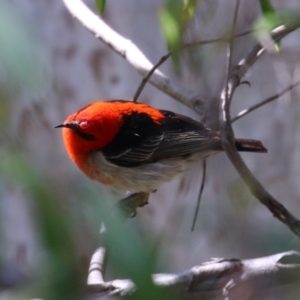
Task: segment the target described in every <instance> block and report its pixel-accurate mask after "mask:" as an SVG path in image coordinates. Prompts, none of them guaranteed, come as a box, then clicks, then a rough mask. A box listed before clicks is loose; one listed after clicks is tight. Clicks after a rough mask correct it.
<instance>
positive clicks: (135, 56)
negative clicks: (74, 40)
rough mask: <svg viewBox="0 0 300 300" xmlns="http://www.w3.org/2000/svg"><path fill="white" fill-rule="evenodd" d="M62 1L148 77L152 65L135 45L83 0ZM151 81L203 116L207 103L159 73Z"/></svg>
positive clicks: (88, 27)
mask: <svg viewBox="0 0 300 300" xmlns="http://www.w3.org/2000/svg"><path fill="white" fill-rule="evenodd" d="M63 2H64V4H65V6H66V7H67V9H68V10H69V11H70V13H71V14H72V15H73V16H74V17H75V18H76V19H78V21H80V22H81V24H82V25H83V26H84V27H85V28H87V29H88V30H89V31H90V32H92V33H93V34H94V35H95V36H96V38H97V39H99V40H101V41H102V42H104V43H105V44H106V45H107V46H109V47H110V48H111V49H112V50H114V51H115V52H116V53H118V54H119V55H121V56H122V57H123V58H125V59H126V60H127V61H128V62H129V63H130V64H131V65H132V66H133V67H134V68H135V69H136V70H137V71H138V72H139V73H140V74H141V75H142V76H143V77H145V76H147V74H148V73H149V71H150V70H151V69H152V68H153V64H152V63H151V62H150V61H149V60H148V59H147V57H146V56H145V55H144V54H143V53H142V51H141V50H140V49H139V48H138V47H137V46H136V45H135V44H134V43H132V42H131V41H130V40H128V39H125V38H124V37H122V36H121V35H120V34H118V33H117V32H116V31H114V30H113V29H112V28H110V27H109V26H108V25H107V24H106V23H105V22H104V21H103V20H102V19H101V18H99V17H98V16H97V15H96V14H94V13H93V12H92V11H91V10H90V9H89V8H88V7H87V6H86V5H85V4H84V3H83V2H82V1H81V0H63ZM149 82H150V83H151V84H153V85H154V86H155V87H157V88H158V89H160V90H161V91H163V92H164V93H166V94H168V95H169V96H171V97H172V98H174V99H176V100H178V101H179V102H181V103H183V104H185V105H187V106H188V107H190V108H192V109H193V110H195V111H196V112H198V113H199V114H204V112H205V101H204V100H203V99H201V98H200V96H199V95H198V94H196V93H194V92H192V91H190V90H188V89H186V88H184V87H181V86H179V85H178V84H175V83H174V82H172V81H171V80H170V79H169V78H168V77H166V76H165V75H164V74H163V73H162V72H160V71H159V70H156V71H155V72H154V74H153V75H152V76H151V77H150V79H149Z"/></svg>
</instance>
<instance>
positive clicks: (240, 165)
mask: <svg viewBox="0 0 300 300" xmlns="http://www.w3.org/2000/svg"><path fill="white" fill-rule="evenodd" d="M299 27H300V20H299V19H297V20H293V21H292V22H291V23H289V24H286V25H282V26H279V27H278V28H276V29H275V30H274V31H272V33H271V36H272V37H273V39H274V40H275V41H278V40H280V39H281V38H283V37H284V36H286V35H287V34H289V33H290V32H292V31H293V30H296V29H297V28H299ZM264 52H265V49H264V48H263V47H262V46H261V45H256V46H255V47H254V48H253V50H252V51H251V52H250V53H249V54H248V55H247V56H246V57H245V58H244V59H243V60H241V62H240V63H239V64H238V66H237V67H235V68H234V69H233V70H232V72H231V73H230V74H229V76H228V78H229V80H228V84H227V86H225V87H224V89H223V91H222V94H221V117H220V123H221V139H222V146H223V149H224V150H225V152H226V154H227V156H228V157H229V159H230V161H231V162H232V164H233V165H234V167H235V168H236V170H237V172H238V173H239V174H240V176H241V178H242V179H243V180H244V182H245V183H246V185H247V186H248V188H249V190H250V191H251V193H252V195H253V196H255V197H256V198H257V199H258V200H259V201H260V202H261V203H262V204H264V205H265V206H267V208H268V209H269V210H270V211H271V212H272V213H273V216H274V217H276V218H277V219H278V220H280V221H281V222H283V223H284V224H285V225H287V226H288V227H289V228H290V230H291V231H292V232H294V233H295V234H296V235H297V236H298V237H300V221H299V220H298V219H297V218H295V217H294V216H293V215H292V214H291V213H290V212H289V211H288V210H287V209H286V208H285V207H284V206H283V205H282V204H281V203H279V202H278V201H277V200H276V199H275V198H274V197H273V196H272V195H270V194H269V193H268V192H267V191H266V190H265V189H264V187H263V186H262V185H261V183H260V182H259V181H258V180H257V179H256V178H255V176H254V175H253V174H252V173H251V171H250V170H249V169H248V167H247V166H246V164H245V163H244V161H243V160H242V158H241V156H240V155H239V153H238V152H237V150H236V147H235V144H234V133H233V130H232V127H231V120H230V101H231V99H232V97H233V94H234V91H235V88H236V87H237V86H238V85H239V84H240V81H241V78H242V76H244V74H245V73H246V71H247V70H248V69H249V67H250V66H252V65H253V64H254V63H255V62H256V61H257V59H258V58H259V57H260V56H261V55H262V54H263V53H264ZM227 91H228V92H227Z"/></svg>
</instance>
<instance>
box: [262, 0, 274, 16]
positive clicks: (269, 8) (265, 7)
mask: <svg viewBox="0 0 300 300" xmlns="http://www.w3.org/2000/svg"><path fill="white" fill-rule="evenodd" d="M259 4H260V8H261V10H262V12H263V15H264V16H265V15H267V14H270V13H274V12H275V9H274V7H273V5H272V3H271V2H270V0H259Z"/></svg>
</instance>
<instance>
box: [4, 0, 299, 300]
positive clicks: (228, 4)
mask: <svg viewBox="0 0 300 300" xmlns="http://www.w3.org/2000/svg"><path fill="white" fill-rule="evenodd" d="M169 2H170V1H169ZM0 3H1V10H0V45H1V46H0V239H1V241H0V289H1V293H0V299H1V300H2V299H31V298H42V299H82V296H81V293H82V285H83V284H84V280H85V279H86V276H87V268H88V263H89V259H90V257H91V255H92V253H93V251H94V250H95V249H96V248H97V247H98V246H99V245H100V243H101V241H100V240H99V229H100V224H101V220H102V217H103V215H105V214H107V210H110V209H111V207H113V205H114V204H115V203H117V201H118V200H119V199H121V198H122V197H124V195H121V194H117V193H114V192H112V191H110V190H109V189H107V188H105V187H103V186H101V185H100V184H98V183H96V182H91V181H90V180H89V179H88V178H87V177H85V176H84V174H83V173H81V172H80V171H79V170H78V169H77V167H76V166H74V165H73V163H72V162H71V161H70V159H69V158H68V156H67V154H66V151H65V149H64V147H63V143H62V138H61V131H60V130H58V129H53V126H55V125H58V124H61V123H62V122H63V121H64V119H65V118H66V117H67V116H68V115H69V114H70V113H72V112H74V111H76V110H78V109H79V108H81V107H82V106H84V105H86V104H88V103H90V102H92V101H95V100H99V99H131V98H132V97H133V95H134V93H135V91H136V89H137V87H138V85H139V83H140V81H141V79H142V78H141V77H140V75H139V74H138V73H137V72H136V71H135V70H134V69H133V68H132V67H131V66H130V65H129V64H128V63H127V62H126V61H125V60H124V59H123V58H121V57H120V56H119V55H117V54H116V53H114V52H113V51H112V50H111V49H110V48H108V47H107V46H106V45H104V44H103V43H102V42H100V41H98V40H96V39H95V38H94V36H93V35H92V34H91V33H90V32H88V31H87V30H86V29H85V28H83V26H82V25H81V24H80V23H79V22H78V21H77V20H76V19H74V18H73V17H72V16H71V15H70V13H69V12H68V11H67V9H66V8H65V6H64V4H63V2H62V1H58V0H56V1H31V0H11V1H5V0H2V1H0ZM86 3H87V4H88V5H89V6H90V7H91V8H92V9H93V10H94V11H96V8H95V2H94V1H92V0H88V1H86ZM272 4H273V6H274V8H275V10H276V11H278V12H287V13H289V12H294V13H295V12H298V13H300V2H299V1H298V0H289V1H280V0H273V1H272ZM165 6H166V2H165V1H163V0H144V1H129V0H123V1H117V0H110V1H107V3H106V7H105V11H104V13H103V16H102V17H103V19H104V20H105V21H106V22H107V23H108V25H110V26H111V27H112V28H113V29H115V30H116V31H117V32H119V33H120V34H121V35H123V36H124V37H126V38H128V39H130V40H131V41H132V42H133V43H135V44H136V45H137V46H138V47H139V48H140V49H141V50H142V51H143V52H144V54H145V55H146V56H147V57H148V58H149V59H150V60H151V61H152V62H153V63H156V62H157V61H158V60H159V59H160V57H161V56H162V55H164V54H166V53H167V47H166V42H165V40H164V37H163V34H162V27H161V23H160V15H161V11H162V9H163V8H164V7H165ZM234 7H235V1H233V0H230V1H220V0H202V1H199V2H198V6H197V10H196V13H195V17H194V18H193V20H192V21H191V22H190V24H189V26H188V28H187V30H186V33H185V35H184V40H185V41H186V42H193V41H197V40H207V39H212V38H217V37H220V36H224V35H226V34H228V33H229V32H230V28H231V24H232V19H233V12H234ZM261 17H262V14H261V8H260V5H259V3H258V1H252V0H244V1H241V6H240V10H239V15H238V25H237V32H245V31H248V30H252V29H253V28H254V27H255V25H256V24H257V22H259V20H260V19H261ZM255 43H257V37H256V36H255V35H254V34H250V35H246V36H244V37H241V38H239V39H236V40H235V44H234V56H233V63H237V62H238V61H239V60H240V59H241V58H242V57H243V56H245V55H246V54H247V53H248V52H249V51H250V49H251V48H252V46H253V45H254V44H255ZM225 55H226V44H225V43H222V42H218V43H213V44H210V45H206V46H201V47H192V48H188V49H187V50H185V51H183V52H182V53H181V58H180V61H179V63H178V64H177V65H175V66H174V64H173V63H172V61H171V60H170V61H168V62H166V63H165V64H164V65H163V66H162V67H161V70H162V71H163V72H164V73H165V74H166V75H167V76H168V77H170V78H171V79H172V80H174V82H178V83H180V84H181V85H182V86H184V87H186V88H188V89H191V90H193V91H195V92H197V93H199V95H200V96H201V97H202V98H203V99H205V100H206V102H207V107H208V110H207V113H206V116H205V121H206V124H207V125H208V126H210V127H212V128H214V129H217V128H218V116H219V111H218V107H219V96H220V91H221V88H222V86H223V82H224V76H225ZM299 79H300V31H299V30H298V31H296V32H294V33H292V34H290V35H289V36H288V37H287V38H285V39H284V40H283V41H282V42H281V51H280V52H279V53H276V52H273V53H267V54H265V55H264V56H263V57H262V58H261V59H260V60H259V61H258V62H257V63H256V64H255V65H254V67H253V68H251V70H250V71H249V72H248V73H247V76H246V78H245V80H247V81H249V82H250V83H251V87H249V86H248V85H241V86H240V87H239V88H238V89H237V90H236V93H235V95H234V99H233V103H232V116H235V115H236V114H237V113H238V112H239V111H241V110H243V109H245V108H247V107H249V106H251V105H253V104H255V103H258V102H259V101H261V100H263V99H265V98H267V97H269V96H272V95H274V94H276V93H278V92H280V91H281V90H282V89H284V88H286V87H288V86H289V85H290V84H291V83H293V82H295V81H297V80H299ZM299 96H300V88H295V89H294V90H293V91H291V92H289V93H286V94H285V95H284V96H282V97H281V98H280V99H278V100H276V101H274V102H272V103H270V104H268V105H266V106H264V107H262V108H260V109H259V110H256V111H255V112H253V113H251V114H249V115H248V116H246V117H245V118H243V119H241V120H239V121H237V122H236V123H235V124H234V130H235V134H236V136H237V137H241V138H253V139H259V140H262V141H263V142H264V144H265V145H266V147H267V148H268V149H269V153H268V154H242V156H243V158H244V159H245V161H246V162H247V164H248V166H249V167H250V168H251V170H252V171H253V172H254V174H255V175H256V176H257V178H258V179H259V180H260V181H261V182H262V184H263V185H264V186H265V188H266V189H267V190H268V191H270V193H271V194H272V195H274V196H275V197H276V198H277V199H278V200H279V201H280V202H281V203H282V204H283V205H285V207H287V208H288V209H289V210H290V211H292V212H293V214H294V215H295V216H297V217H298V218H300V200H299V196H300V188H299V187H300V185H299V179H300V135H299V134H298V132H299V127H300V123H299V114H300V108H299V105H298V98H299ZM140 101H142V102H145V103H148V104H151V105H153V106H155V107H158V108H162V109H168V110H173V111H175V112H180V113H182V114H186V115H189V116H191V117H193V118H195V119H199V116H198V115H197V114H196V113H195V112H193V111H192V110H190V109H189V108H187V107H185V106H184V105H182V104H180V103H179V102H177V101H175V100H174V99H171V98H170V97H168V96H167V95H165V94H163V93H162V92H160V91H159V90H157V89H156V88H154V87H152V86H151V85H150V84H148V85H147V86H146V88H145V90H144V91H143V93H142V95H141V97H140ZM201 176H202V166H201V162H199V164H198V165H195V166H194V168H193V169H192V170H191V171H190V172H188V173H186V174H184V175H182V176H180V177H178V178H177V179H176V180H174V181H172V182H170V183H168V184H165V185H164V186H163V187H162V188H160V189H159V190H158V191H157V192H156V193H154V194H152V195H151V197H150V200H149V205H147V206H145V207H143V208H141V209H139V210H138V214H137V216H136V218H134V219H130V220H128V221H127V222H126V223H125V224H124V225H123V226H122V240H123V242H124V244H125V245H126V246H124V245H123V244H120V243H121V242H120V237H119V236H118V235H117V236H115V237H112V238H111V241H110V243H111V246H112V249H113V252H114V255H113V256H112V257H113V258H112V260H111V261H110V262H109V265H108V279H112V278H119V277H132V278H134V277H135V276H137V277H138V276H140V274H139V272H141V271H140V268H141V265H137V263H136V265H134V263H133V261H135V260H136V257H140V258H141V259H140V260H136V262H137V261H142V262H141V264H142V265H143V263H144V264H145V266H146V265H147V266H148V269H147V267H145V269H144V270H149V272H179V271H182V270H185V269H188V268H190V267H192V266H194V265H197V264H199V263H201V262H204V261H207V260H209V259H210V258H211V257H225V258H241V259H243V258H252V257H260V256H265V255H270V254H273V253H278V252H282V251H286V250H291V249H294V250H299V248H300V244H299V240H298V239H297V238H296V237H295V236H294V235H293V234H292V233H291V232H290V231H289V229H288V228H287V227H286V226H284V225H283V224H281V223H280V222H279V221H278V220H276V219H275V218H273V216H272V214H271V213H270V212H269V211H268V210H267V209H266V208H265V207H263V206H262V205H261V204H260V203H259V202H258V201H257V200H256V199H255V198H254V197H252V196H251V195H250V193H249V192H248V190H247V188H246V187H245V185H244V184H243V182H242V181H241V179H240V178H239V176H238V175H237V173H236V171H235V170H234V168H233V167H232V166H231V164H230V162H229V160H228V159H227V157H226V155H225V154H219V155H217V156H214V157H211V158H209V160H208V161H207V178H206V183H205V190H204V194H203V197H202V201H201V206H200V211H199V216H198V219H197V224H196V227H195V230H194V232H191V225H192V219H193V214H194V211H195V206H196V200H197V197H198V191H199V186H200V181H201ZM118 232H119V231H118ZM118 239H119V240H118ZM116 240H118V243H116ZM128 244H130V246H128ZM124 247H125V248H124ZM125 250H126V251H125ZM145 250H146V251H145ZM114 258H115V259H114ZM145 261H147V263H146V262H145ZM150 262H151V263H150ZM144 299H146V298H144ZM149 299H153V297H152V298H149ZM157 299H158V298H157Z"/></svg>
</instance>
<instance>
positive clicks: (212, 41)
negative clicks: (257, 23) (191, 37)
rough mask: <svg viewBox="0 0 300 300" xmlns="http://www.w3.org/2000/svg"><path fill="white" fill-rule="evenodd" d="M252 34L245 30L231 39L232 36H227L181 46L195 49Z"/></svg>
mask: <svg viewBox="0 0 300 300" xmlns="http://www.w3.org/2000/svg"><path fill="white" fill-rule="evenodd" d="M254 32H255V30H247V31H244V32H241V33H238V34H236V35H234V36H233V37H232V35H230V34H229V35H225V36H221V37H219V38H215V39H210V40H203V41H196V42H189V43H184V45H183V46H184V47H187V48H190V47H196V46H204V45H209V44H213V43H218V42H228V41H229V40H230V39H231V38H234V39H235V38H239V37H243V36H245V35H249V34H251V33H254Z"/></svg>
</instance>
